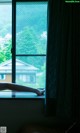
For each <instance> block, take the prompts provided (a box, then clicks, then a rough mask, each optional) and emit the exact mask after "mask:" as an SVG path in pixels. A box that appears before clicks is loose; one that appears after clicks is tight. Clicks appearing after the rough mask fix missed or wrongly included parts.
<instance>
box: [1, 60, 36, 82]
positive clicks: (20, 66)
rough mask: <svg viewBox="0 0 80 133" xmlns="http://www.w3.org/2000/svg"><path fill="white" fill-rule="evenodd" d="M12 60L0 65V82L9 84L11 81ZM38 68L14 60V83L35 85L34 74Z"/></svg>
mask: <svg viewBox="0 0 80 133" xmlns="http://www.w3.org/2000/svg"><path fill="white" fill-rule="evenodd" d="M11 69H12V60H8V61H5V62H3V63H2V64H0V82H11V80H12V70H11ZM37 71H38V68H36V67H34V66H33V65H30V64H28V63H25V62H23V61H21V60H18V59H16V81H18V82H21V81H22V82H26V83H36V73H37Z"/></svg>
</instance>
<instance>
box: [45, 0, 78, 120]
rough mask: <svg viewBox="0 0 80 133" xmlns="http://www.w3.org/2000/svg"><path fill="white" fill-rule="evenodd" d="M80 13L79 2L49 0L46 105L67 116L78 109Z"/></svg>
mask: <svg viewBox="0 0 80 133" xmlns="http://www.w3.org/2000/svg"><path fill="white" fill-rule="evenodd" d="M77 15H78V17H77ZM79 17H80V5H79V4H76V5H74V4H70V3H65V1H64V0H49V2H48V42H47V43H48V47H47V78H46V88H47V89H46V105H47V110H48V114H50V115H56V116H57V117H58V118H61V119H62V118H63V119H65V120H70V119H75V118H77V115H76V114H77V113H78V108H77V106H76V103H78V98H77V97H78V92H79V86H78V84H79V82H78V81H79V78H78V77H79V43H80V41H79V32H80V26H79V24H80V19H79ZM75 108H76V109H75Z"/></svg>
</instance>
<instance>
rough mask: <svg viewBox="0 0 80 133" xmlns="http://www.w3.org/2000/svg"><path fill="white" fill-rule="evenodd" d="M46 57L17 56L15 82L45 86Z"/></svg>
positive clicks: (30, 85)
mask: <svg viewBox="0 0 80 133" xmlns="http://www.w3.org/2000/svg"><path fill="white" fill-rule="evenodd" d="M45 62H46V57H40V56H38V57H35V56H33V57H30V56H29V57H21V56H20V57H17V59H16V83H18V84H21V85H25V86H29V87H33V88H45V79H46V63H45Z"/></svg>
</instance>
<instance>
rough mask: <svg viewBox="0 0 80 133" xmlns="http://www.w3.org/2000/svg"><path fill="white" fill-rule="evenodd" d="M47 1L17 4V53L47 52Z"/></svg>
mask: <svg viewBox="0 0 80 133" xmlns="http://www.w3.org/2000/svg"><path fill="white" fill-rule="evenodd" d="M46 45H47V2H18V3H17V4H16V54H46Z"/></svg>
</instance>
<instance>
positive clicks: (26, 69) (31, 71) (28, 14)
mask: <svg viewBox="0 0 80 133" xmlns="http://www.w3.org/2000/svg"><path fill="white" fill-rule="evenodd" d="M13 7H14V5H13ZM14 10H15V11H16V12H15V14H14V15H13V16H12V3H11V1H8V2H2V3H0V18H1V20H0V79H1V78H3V79H4V81H3V82H15V83H17V84H20V85H25V86H29V87H33V88H39V89H42V88H45V85H46V51H47V1H45V0H44V1H31V2H27V1H26V2H22V1H21V2H18V0H16V2H15V8H14ZM14 16H15V21H12V18H14ZM11 29H13V32H12V30H11ZM12 33H13V34H12ZM14 33H15V35H14ZM13 40H14V41H13ZM12 41H13V42H12ZM11 48H12V53H11ZM2 72H3V73H2ZM4 72H5V75H3V74H4ZM1 74H2V75H3V77H2V76H1ZM5 77H6V78H5ZM1 82H2V81H1ZM10 94H11V93H10ZM12 95H14V93H13V92H12ZM12 95H11V97H12ZM15 97H16V98H17V93H15ZM22 97H23V98H24V96H22Z"/></svg>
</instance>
